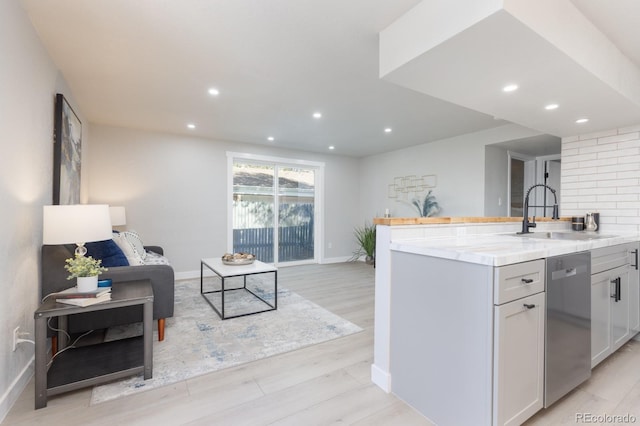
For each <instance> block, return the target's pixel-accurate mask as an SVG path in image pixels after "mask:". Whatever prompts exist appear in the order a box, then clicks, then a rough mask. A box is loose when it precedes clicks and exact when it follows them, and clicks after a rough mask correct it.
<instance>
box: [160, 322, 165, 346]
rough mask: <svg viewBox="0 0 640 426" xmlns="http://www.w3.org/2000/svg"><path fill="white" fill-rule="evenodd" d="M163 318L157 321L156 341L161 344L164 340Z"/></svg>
mask: <svg viewBox="0 0 640 426" xmlns="http://www.w3.org/2000/svg"><path fill="white" fill-rule="evenodd" d="M164 320H165V319H164V318H160V319H158V341H159V342H162V341H163V340H164Z"/></svg>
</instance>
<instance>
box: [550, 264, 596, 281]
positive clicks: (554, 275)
mask: <svg viewBox="0 0 640 426" xmlns="http://www.w3.org/2000/svg"><path fill="white" fill-rule="evenodd" d="M588 270H589V269H588V267H587V265H586V264H580V265H576V266H574V267H569V268H559V269H556V270H555V271H551V281H557V280H561V279H564V278H568V277H573V276H575V275H581V274H587V273H588Z"/></svg>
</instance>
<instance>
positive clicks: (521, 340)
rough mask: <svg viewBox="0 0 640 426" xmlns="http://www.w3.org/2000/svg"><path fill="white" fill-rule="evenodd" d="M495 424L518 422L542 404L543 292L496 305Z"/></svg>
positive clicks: (494, 360) (530, 414)
mask: <svg viewBox="0 0 640 426" xmlns="http://www.w3.org/2000/svg"><path fill="white" fill-rule="evenodd" d="M494 312H495V341H494V344H495V353H494V359H493V362H494V374H495V379H494V383H495V395H494V400H493V403H494V415H495V416H496V419H495V421H494V424H497V425H519V424H521V423H522V422H524V421H525V420H526V419H528V418H529V417H531V416H532V415H533V414H535V413H536V412H537V411H538V410H539V409H540V408H542V404H543V390H544V386H543V385H544V383H543V380H544V313H545V297H544V293H538V294H535V295H533V296H529V297H525V298H523V299H519V300H515V301H513V302H509V303H505V304H504V305H500V306H496V307H495V310H494Z"/></svg>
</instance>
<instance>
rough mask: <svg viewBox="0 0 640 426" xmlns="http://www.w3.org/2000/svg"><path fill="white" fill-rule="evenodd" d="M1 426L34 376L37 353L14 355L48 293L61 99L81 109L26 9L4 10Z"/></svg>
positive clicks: (0, 21)
mask: <svg viewBox="0 0 640 426" xmlns="http://www.w3.org/2000/svg"><path fill="white" fill-rule="evenodd" d="M0 58H2V66H0V93H1V94H2V96H0V129H2V137H1V138H0V144H1V145H2V155H1V156H0V200H2V202H1V203H0V218H1V219H2V220H0V293H2V297H1V298H0V420H2V419H3V418H4V417H5V415H6V414H7V412H8V411H9V409H10V408H11V405H12V404H13V402H14V401H15V400H16V398H17V397H18V396H19V394H20V393H21V392H22V390H23V388H24V386H25V385H26V383H27V382H28V380H29V379H30V377H31V375H32V373H33V371H32V370H33V364H32V359H33V354H34V347H33V345H30V344H21V345H19V346H18V349H17V350H16V351H15V352H13V351H12V350H11V344H12V336H13V329H14V328H15V327H18V326H19V327H20V328H21V329H22V330H23V331H26V332H29V333H31V337H30V338H33V312H34V311H35V309H36V308H37V306H38V299H39V292H40V246H41V244H42V206H43V205H44V204H51V201H52V200H51V198H52V192H53V191H52V175H53V166H52V163H53V139H52V135H53V111H54V100H55V94H56V93H57V92H60V93H64V94H65V96H67V97H68V98H69V101H70V103H71V104H72V105H73V106H74V109H75V111H76V112H77V113H78V114H79V115H80V118H81V119H82V116H81V114H80V111H79V109H78V108H77V107H76V106H75V105H74V103H73V97H72V96H71V94H70V92H69V90H68V88H67V87H66V84H65V82H64V80H63V79H62V78H61V77H60V75H59V73H58V71H57V70H56V67H55V65H54V64H53V63H52V61H51V60H50V59H49V56H48V54H47V52H46V51H45V49H44V48H43V46H42V45H41V43H40V41H39V39H38V37H37V35H36V33H35V31H34V30H33V27H32V26H31V24H30V22H29V20H28V18H27V16H26V14H25V13H24V11H23V9H22V7H21V6H20V2H19V1H15V0H7V1H1V2H0Z"/></svg>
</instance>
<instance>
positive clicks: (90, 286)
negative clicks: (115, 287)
mask: <svg viewBox="0 0 640 426" xmlns="http://www.w3.org/2000/svg"><path fill="white" fill-rule="evenodd" d="M77 280H78V291H79V292H85V291H94V290H96V289H97V288H98V276H97V275H96V276H94V277H78V278H77Z"/></svg>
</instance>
